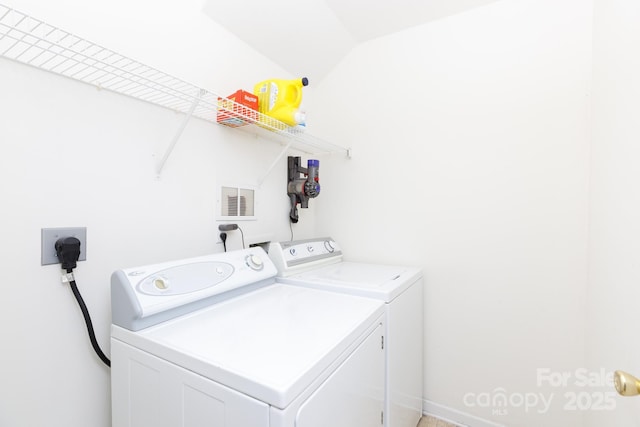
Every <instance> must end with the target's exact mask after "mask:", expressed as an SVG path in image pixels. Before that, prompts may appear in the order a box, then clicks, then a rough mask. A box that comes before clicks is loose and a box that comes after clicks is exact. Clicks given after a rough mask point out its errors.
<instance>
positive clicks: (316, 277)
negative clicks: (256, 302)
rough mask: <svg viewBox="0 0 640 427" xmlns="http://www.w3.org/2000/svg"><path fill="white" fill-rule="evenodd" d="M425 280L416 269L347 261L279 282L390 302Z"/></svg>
mask: <svg viewBox="0 0 640 427" xmlns="http://www.w3.org/2000/svg"><path fill="white" fill-rule="evenodd" d="M421 276H422V273H421V271H420V270H419V269H418V268H414V267H401V266H390V265H380V264H364V263H356V262H347V261H344V262H339V263H337V264H332V265H329V266H326V267H321V268H318V269H315V270H311V271H308V272H305V273H299V274H295V275H292V276H289V277H288V278H282V279H280V278H279V279H278V281H280V282H283V283H300V284H306V285H309V286H312V287H315V288H318V289H332V290H336V291H339V292H346V293H351V294H353V295H361V296H366V297H369V298H377V299H381V300H384V301H385V302H390V301H392V300H393V299H394V298H395V297H396V296H398V295H400V294H401V293H402V292H403V291H404V290H405V289H407V288H408V287H409V286H411V284H413V283H414V282H415V281H416V280H417V279H418V278H420V277H421Z"/></svg>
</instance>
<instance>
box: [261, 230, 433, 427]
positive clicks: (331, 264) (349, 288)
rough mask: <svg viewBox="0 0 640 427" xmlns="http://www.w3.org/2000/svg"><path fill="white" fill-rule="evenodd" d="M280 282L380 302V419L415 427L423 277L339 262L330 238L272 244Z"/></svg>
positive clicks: (407, 270)
mask: <svg viewBox="0 0 640 427" xmlns="http://www.w3.org/2000/svg"><path fill="white" fill-rule="evenodd" d="M269 257H270V258H271V259H272V260H273V262H274V263H275V265H276V267H277V269H278V276H279V278H278V281H279V282H281V283H287V284H295V285H302V286H307V287H309V288H315V289H325V290H331V291H333V292H338V293H342V294H351V295H358V296H364V297H368V298H373V299H376V300H379V301H382V302H384V303H385V312H386V331H385V352H386V355H385V358H386V362H385V363H386V369H385V371H386V373H385V376H386V378H385V418H384V419H385V423H384V425H385V426H386V427H415V426H416V424H417V423H418V421H419V419H420V417H421V416H422V393H423V294H422V292H423V290H422V287H423V276H422V271H421V270H420V269H418V268H414V267H403V266H390V265H380V264H365V263H355V262H347V261H344V260H343V256H342V251H341V249H340V246H339V245H338V244H337V243H336V242H335V241H334V240H333V239H331V238H329V237H327V238H319V239H310V240H298V241H290V242H279V243H272V244H271V245H270V246H269Z"/></svg>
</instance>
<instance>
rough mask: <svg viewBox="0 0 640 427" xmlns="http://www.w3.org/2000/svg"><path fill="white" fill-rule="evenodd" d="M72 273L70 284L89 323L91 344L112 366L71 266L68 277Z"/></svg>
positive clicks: (104, 360)
mask: <svg viewBox="0 0 640 427" xmlns="http://www.w3.org/2000/svg"><path fill="white" fill-rule="evenodd" d="M70 274H71V275H72V276H71V279H70V280H69V286H70V287H71V291H72V292H73V296H74V297H76V301H78V305H79V306H80V310H81V311H82V316H84V322H85V323H86V324H87V332H88V333H89V340H90V341H91V346H92V347H93V349H94V350H95V352H96V354H97V355H98V357H99V358H100V360H102V362H103V363H104V364H105V365H107V366H109V367H111V360H109V358H108V357H107V356H106V355H105V354H104V352H103V351H102V349H101V348H100V344H98V340H96V334H95V332H94V331H93V322H91V316H90V315H89V310H88V309H87V305H86V304H85V303H84V299H82V295H80V291H79V290H78V286H77V285H76V281H75V279H73V269H71V268H69V269H67V277H69V275H70Z"/></svg>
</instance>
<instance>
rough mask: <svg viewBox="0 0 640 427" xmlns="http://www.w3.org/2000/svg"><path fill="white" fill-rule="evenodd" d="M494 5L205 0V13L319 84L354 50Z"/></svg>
mask: <svg viewBox="0 0 640 427" xmlns="http://www.w3.org/2000/svg"><path fill="white" fill-rule="evenodd" d="M495 1H498V0H268V1H265V0H206V1H205V5H204V10H203V11H204V13H205V14H206V15H207V16H209V17H210V18H211V19H213V20H214V21H215V22H217V23H219V24H220V25H222V26H223V27H225V28H226V29H228V30H229V31H231V32H232V33H234V34H235V35H236V36H238V37H239V38H240V39H242V40H244V41H245V42H246V43H247V44H249V45H250V46H252V47H253V48H255V49H257V50H258V51H260V52H262V53H263V54H264V55H265V56H266V57H268V58H269V59H271V60H272V61H273V62H275V63H276V64H278V65H280V66H281V67H282V68H284V69H285V70H286V71H288V72H289V73H291V75H292V76H307V77H309V79H310V80H311V81H312V82H313V81H319V80H321V79H322V78H323V77H324V76H325V75H326V74H327V73H328V72H329V71H330V70H331V69H332V68H333V67H334V66H335V65H336V64H337V63H338V62H339V61H340V60H341V59H342V58H343V57H344V56H345V55H346V54H347V53H348V52H349V51H350V50H351V49H353V48H354V47H355V46H356V45H357V44H359V43H362V42H365V41H367V40H371V39H374V38H377V37H381V36H385V35H388V34H391V33H395V32H397V31H401V30H404V29H406V28H410V27H413V26H416V25H420V24H424V23H426V22H429V21H433V20H436V19H440V18H443V17H446V16H449V15H453V14H456V13H460V12H463V11H465V10H468V9H472V8H474V7H478V6H481V5H485V4H488V3H492V2H495Z"/></svg>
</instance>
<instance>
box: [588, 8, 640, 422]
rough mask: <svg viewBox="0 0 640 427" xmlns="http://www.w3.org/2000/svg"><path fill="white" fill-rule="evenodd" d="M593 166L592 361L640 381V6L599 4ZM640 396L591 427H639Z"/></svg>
mask: <svg viewBox="0 0 640 427" xmlns="http://www.w3.org/2000/svg"><path fill="white" fill-rule="evenodd" d="M595 12H596V13H595V28H594V67H593V69H594V73H593V101H594V102H593V105H594V114H593V117H594V121H593V123H594V125H593V156H592V161H591V168H592V169H591V170H592V171H591V188H592V191H591V203H590V212H591V218H590V252H589V255H590V269H589V279H590V280H589V284H590V287H589V302H590V304H589V314H590V318H589V323H588V329H589V332H590V334H589V338H590V340H589V347H588V352H589V362H590V364H591V366H592V368H593V369H599V368H604V369H605V370H606V371H609V372H610V371H613V370H615V369H622V370H625V371H628V372H630V373H632V374H634V375H640V341H639V340H638V333H637V319H638V315H637V313H638V309H637V307H638V301H640V287H639V286H638V283H639V282H640V264H639V263H638V259H639V258H638V257H639V256H640V245H639V242H640V226H639V225H638V224H639V218H640V192H639V191H638V182H640V168H638V159H639V158H640V144H639V143H638V139H639V137H640V122H639V121H638V117H639V114H640V104H639V103H638V99H640V84H639V82H640V80H639V77H638V76H640V58H639V57H638V55H637V54H635V53H636V52H637V51H638V46H639V45H640V29H639V28H638V22H640V4H638V2H629V1H624V0H596V1H595ZM639 404H640V398H617V399H616V410H615V411H614V412H611V411H603V412H593V413H591V414H590V415H591V417H590V419H589V423H588V425H589V426H594V427H595V426H602V425H610V426H640V406H639Z"/></svg>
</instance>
